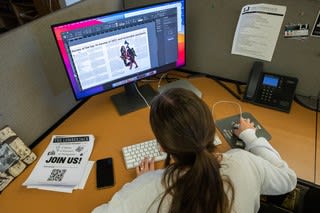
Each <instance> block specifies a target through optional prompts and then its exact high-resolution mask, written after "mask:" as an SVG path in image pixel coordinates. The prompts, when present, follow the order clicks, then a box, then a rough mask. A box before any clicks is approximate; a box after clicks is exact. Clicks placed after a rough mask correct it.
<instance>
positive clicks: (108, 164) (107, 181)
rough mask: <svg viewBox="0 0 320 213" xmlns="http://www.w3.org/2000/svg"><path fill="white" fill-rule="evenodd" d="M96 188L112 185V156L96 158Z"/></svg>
mask: <svg viewBox="0 0 320 213" xmlns="http://www.w3.org/2000/svg"><path fill="white" fill-rule="evenodd" d="M96 184H97V188H98V189H101V188H106V187H111V186H114V172H113V161H112V158H104V159H100V160H97V182H96Z"/></svg>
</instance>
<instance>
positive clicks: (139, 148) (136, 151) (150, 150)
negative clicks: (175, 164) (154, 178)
mask: <svg viewBox="0 0 320 213" xmlns="http://www.w3.org/2000/svg"><path fill="white" fill-rule="evenodd" d="M122 154H123V157H124V161H125V164H126V167H127V169H131V168H135V167H137V166H138V165H139V164H140V162H141V161H142V160H143V159H144V158H145V157H149V158H152V157H154V161H155V162H157V161H161V160H164V159H166V157H167V153H165V152H161V151H160V147H159V145H158V142H157V140H156V139H152V140H148V141H144V142H142V143H137V144H133V145H130V146H126V147H123V148H122Z"/></svg>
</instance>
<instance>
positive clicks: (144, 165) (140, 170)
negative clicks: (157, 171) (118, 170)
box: [136, 157, 154, 176]
mask: <svg viewBox="0 0 320 213" xmlns="http://www.w3.org/2000/svg"><path fill="white" fill-rule="evenodd" d="M150 171H154V157H152V158H151V159H149V158H148V157H145V158H144V159H143V160H142V161H141V163H140V165H139V166H137V167H136V173H137V176H140V175H142V174H144V173H146V172H150Z"/></svg>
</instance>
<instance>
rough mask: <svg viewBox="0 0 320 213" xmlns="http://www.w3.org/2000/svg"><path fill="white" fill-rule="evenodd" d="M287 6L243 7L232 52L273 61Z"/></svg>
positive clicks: (259, 5) (254, 5)
mask: <svg viewBox="0 0 320 213" xmlns="http://www.w3.org/2000/svg"><path fill="white" fill-rule="evenodd" d="M285 13H286V6H279V5H272V4H252V5H246V6H244V7H243V8H242V10H241V13H240V17H239V20H238V25H237V29H236V32H235V35H234V38H233V44H232V51H231V53H232V54H236V55H243V56H248V57H252V58H257V59H262V60H265V61H271V59H272V56H273V52H274V49H275V46H276V43H277V40H278V36H279V32H280V29H281V25H282V22H283V19H284V16H285Z"/></svg>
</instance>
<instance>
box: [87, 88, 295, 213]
mask: <svg viewBox="0 0 320 213" xmlns="http://www.w3.org/2000/svg"><path fill="white" fill-rule="evenodd" d="M150 124H151V127H152V130H153V133H154V135H155V137H156V139H157V141H158V142H159V144H160V145H161V147H162V149H163V150H164V151H165V152H167V154H168V155H167V159H166V161H165V168H164V169H158V170H154V162H153V160H152V159H151V160H150V159H147V158H146V159H145V160H144V161H143V162H142V163H141V164H140V166H139V167H137V169H136V170H137V175H138V177H137V178H136V179H134V180H133V181H132V182H130V183H128V184H125V185H124V186H123V188H122V189H121V190H120V191H119V192H117V193H116V194H115V195H114V196H113V198H112V199H111V201H110V202H109V203H106V204H102V205H101V206H98V207H97V208H95V209H94V211H93V212H94V213H100V212H130V213H131V212H139V213H141V212H199V213H200V212H201V213H202V212H221V213H222V212H237V213H250V212H257V211H258V210H259V207H260V195H261V194H264V195H279V194H284V193H287V192H290V191H292V190H293V189H294V188H295V186H296V182H297V177H296V174H295V172H294V171H292V170H291V169H290V168H289V167H288V165H287V163H286V162H285V161H283V160H282V159H281V157H280V155H279V153H278V152H277V151H276V150H275V149H274V148H273V147H272V146H271V145H270V144H269V142H268V141H267V140H266V139H265V138H261V137H260V138H257V136H256V134H255V128H254V125H253V123H251V122H250V121H249V120H245V119H240V126H239V128H238V129H237V130H235V132H234V134H236V135H237V136H238V137H239V138H240V139H242V140H243V141H244V142H245V144H246V148H245V150H242V149H231V150H229V151H228V152H226V153H223V154H220V153H218V152H216V151H215V150H216V149H215V148H216V147H215V146H214V144H213V140H214V135H215V124H214V121H213V118H212V115H211V112H210V109H209V108H208V106H207V105H206V104H205V102H203V101H202V100H201V99H200V98H198V96H196V95H195V94H193V93H192V92H190V91H188V90H185V89H169V90H167V91H166V92H164V93H162V94H160V95H158V96H157V97H156V98H155V99H154V100H153V101H152V104H151V109H150Z"/></svg>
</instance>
